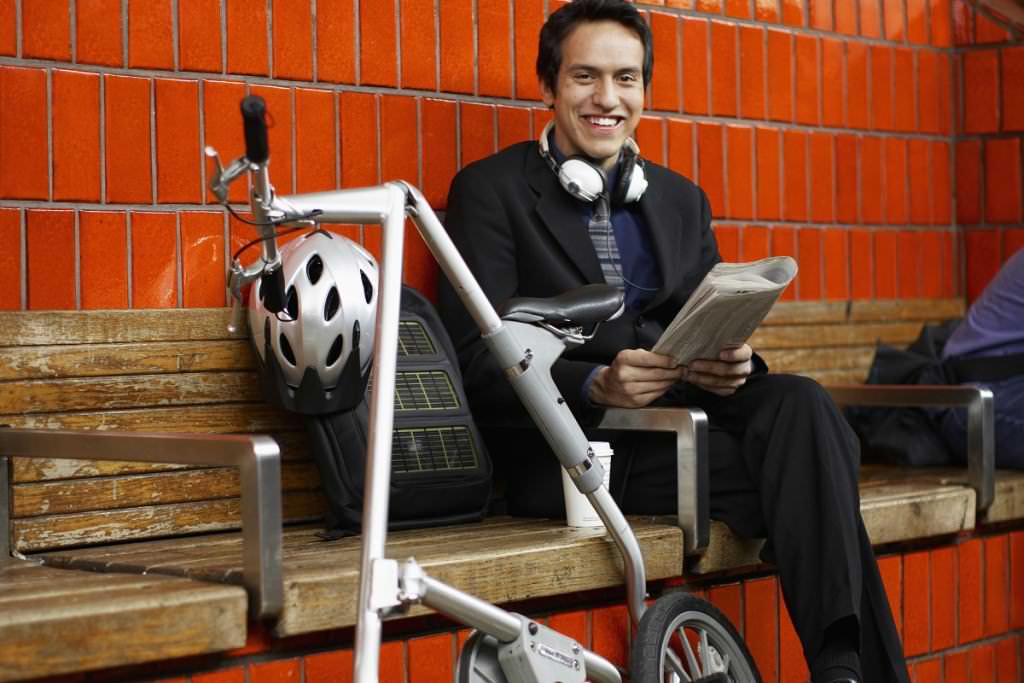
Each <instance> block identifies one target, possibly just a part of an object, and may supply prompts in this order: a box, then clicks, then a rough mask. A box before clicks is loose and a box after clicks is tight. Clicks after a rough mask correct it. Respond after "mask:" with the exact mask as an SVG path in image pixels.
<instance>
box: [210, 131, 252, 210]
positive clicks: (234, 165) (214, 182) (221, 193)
mask: <svg viewBox="0 0 1024 683" xmlns="http://www.w3.org/2000/svg"><path fill="white" fill-rule="evenodd" d="M203 153H204V154H205V155H206V158H208V159H212V160H213V163H214V165H215V166H216V168H215V170H214V172H213V173H212V174H211V178H210V183H209V185H210V192H212V193H213V194H214V196H215V197H217V201H218V202H220V203H221V204H227V203H228V187H229V186H230V185H231V183H233V182H234V181H235V179H236V178H238V176H240V175H242V174H243V173H245V172H246V171H247V170H249V160H248V159H246V158H245V157H244V156H241V157H238V158H237V159H235V160H234V161H232V162H231V165H230V166H228V167H227V169H225V168H224V165H223V164H222V163H221V161H220V154H218V153H217V150H216V149H214V148H213V147H211V146H209V145H207V146H206V148H205V149H204V150H203Z"/></svg>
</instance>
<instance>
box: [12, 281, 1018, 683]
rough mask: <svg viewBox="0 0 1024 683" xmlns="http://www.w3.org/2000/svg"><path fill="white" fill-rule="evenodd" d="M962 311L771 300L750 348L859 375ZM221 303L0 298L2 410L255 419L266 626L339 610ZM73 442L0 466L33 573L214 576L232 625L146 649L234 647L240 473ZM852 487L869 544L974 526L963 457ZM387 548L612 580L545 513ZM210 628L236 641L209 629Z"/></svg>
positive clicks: (327, 617) (750, 553)
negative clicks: (271, 554)
mask: <svg viewBox="0 0 1024 683" xmlns="http://www.w3.org/2000/svg"><path fill="white" fill-rule="evenodd" d="M960 312H962V305H961V304H960V303H959V302H948V301H947V302H934V301H929V302H899V303H895V304H879V303H873V304H854V305H853V306H852V307H850V306H847V305H846V304H784V305H780V306H779V307H777V309H776V311H775V312H774V313H773V315H772V316H771V318H770V319H769V322H768V324H767V325H766V326H765V327H764V328H763V329H762V330H761V331H759V332H758V336H757V338H755V340H754V345H755V348H758V349H759V350H760V351H762V352H763V353H764V355H765V357H766V359H767V360H768V362H769V364H770V365H771V366H772V368H773V369H774V370H776V371H790V372H803V373H805V374H810V375H811V376H814V377H816V378H818V379H820V380H822V381H823V382H825V383H836V382H843V383H845V382H851V381H860V380H862V379H863V377H864V374H865V373H866V367H867V365H868V363H869V362H870V358H871V354H872V351H873V346H874V343H875V341H876V340H877V339H881V340H883V341H887V342H889V343H894V344H903V343H907V342H909V341H911V340H912V339H913V338H915V337H916V335H917V333H918V330H919V328H920V325H921V324H922V321H923V320H926V319H938V318H942V317H947V316H948V315H955V314H959V313H960ZM227 318H228V313H227V311H225V310H222V309H208V310H196V309H193V310H162V311H108V312H101V311H87V312H49V313H36V312H16V313H0V382H2V383H3V385H4V391H3V392H0V424H9V425H11V426H12V427H15V428H29V429H89V430H98V431H101V432H116V433H135V432H172V433H183V432H184V433H192V432H198V433H202V434H251V433H254V432H255V433H264V434H270V435H271V436H272V437H273V438H274V439H275V441H276V442H277V443H278V444H279V445H280V448H281V455H282V461H281V501H282V510H283V519H284V521H285V523H286V527H285V531H284V539H283V543H282V558H283V561H282V565H281V566H282V572H281V582H282V595H283V600H282V608H281V611H280V613H279V614H277V616H276V618H275V619H274V620H273V621H272V623H271V628H272V630H273V633H275V634H276V635H278V636H286V635H294V634H299V633H306V632H310V631H316V630H322V629H328V628H336V627H341V626H347V625H351V624H352V623H353V621H354V607H355V606H354V601H353V600H352V599H351V597H350V596H352V595H353V594H354V593H355V589H354V586H355V585H356V571H357V558H358V539H344V540H342V541H339V542H334V543H324V542H321V541H320V540H319V539H318V538H316V536H315V535H314V532H315V531H316V530H317V529H318V528H319V526H318V524H317V523H316V521H317V520H318V519H319V517H320V516H321V514H322V511H323V501H322V499H321V496H320V493H319V491H318V486H319V481H318V476H317V472H316V468H315V467H314V466H313V465H312V463H311V462H310V461H309V459H308V457H307V455H306V445H305V437H304V435H303V433H302V432H301V431H300V429H301V428H300V423H299V422H298V421H297V420H296V419H294V418H293V417H292V416H290V415H287V414H285V413H282V412H280V411H277V410H275V409H273V408H271V407H270V406H268V405H267V404H266V403H264V402H263V401H262V400H261V397H260V391H259V388H258V383H257V378H256V374H255V372H254V356H253V354H252V352H251V350H250V348H249V345H248V343H247V341H246V340H244V339H242V338H240V337H238V336H235V335H230V334H228V333H227ZM0 455H2V454H0ZM74 455H75V453H74V449H73V448H72V449H71V451H69V452H65V453H54V456H55V457H53V458H42V459H40V458H33V459H21V458H13V459H12V461H11V464H10V482H9V486H8V485H7V484H4V482H3V481H2V480H0V490H6V489H8V488H9V489H10V500H11V518H10V520H9V526H10V536H9V538H10V546H11V550H12V551H13V552H16V553H19V554H24V555H26V556H28V557H30V558H31V559H32V560H36V561H38V560H41V561H42V562H44V563H45V565H47V566H46V567H44V568H43V569H45V570H46V571H52V572H63V574H62V576H66V577H68V578H67V580H66V582H65V581H62V582H61V583H62V584H64V583H66V585H67V586H68V590H69V594H71V593H73V590H72V589H71V586H73V585H75V583H76V577H77V578H81V579H82V580H83V581H85V580H86V579H88V580H97V579H95V577H94V576H93V573H95V572H105V573H106V574H104V575H105V576H106V578H107V580H110V581H113V582H115V583H116V582H118V581H121V582H125V584H124V586H125V587H126V588H127V587H128V586H130V585H135V584H133V583H132V582H136V581H137V580H138V575H139V574H141V573H142V572H146V574H147V578H151V579H153V580H167V581H179V582H181V581H187V582H190V585H194V586H203V587H207V586H208V585H209V584H222V585H223V584H226V588H224V587H218V586H216V585H214V586H213V588H215V589H216V590H218V591H221V590H225V589H229V590H232V591H234V593H233V595H235V599H236V600H237V599H240V600H241V602H239V603H238V604H240V605H241V607H238V606H236V607H235V611H232V612H230V614H231V615H233V616H230V617H224V618H230V619H232V620H233V622H232V623H233V625H234V626H233V629H227V630H224V629H225V628H226V627H225V626H224V624H222V623H216V624H215V623H214V622H213V621H212V620H209V619H203V618H199V617H198V616H197V615H196V614H194V613H190V612H188V611H186V608H185V607H184V606H181V605H177V606H170V605H169V606H168V607H167V609H165V610H164V611H163V612H162V613H161V614H162V618H163V619H165V620H166V621H167V622H168V624H171V623H172V622H175V621H178V622H181V623H194V624H196V626H195V628H197V629H199V631H202V632H204V633H201V634H200V635H202V636H203V637H202V638H196V639H195V641H196V642H193V643H192V644H191V645H189V646H188V647H179V646H177V645H176V646H175V647H177V649H174V650H171V649H162V648H161V647H160V646H159V644H158V643H157V642H154V643H151V644H150V648H149V653H148V655H149V656H150V658H151V659H163V658H167V657H170V656H182V655H183V654H187V653H188V652H186V650H189V648H191V650H190V651H191V653H193V654H198V653H200V652H207V651H210V650H211V649H217V648H222V649H223V648H229V647H234V646H235V645H237V641H238V637H237V634H239V633H241V634H242V637H243V638H244V634H245V629H246V617H245V610H244V591H243V590H242V588H241V587H240V586H242V585H244V583H245V573H246V563H245V549H244V545H245V544H244V543H243V539H242V536H241V535H240V534H239V533H238V531H237V529H238V528H239V526H240V521H241V501H240V498H239V493H240V483H239V478H238V473H237V470H236V469H234V468H225V467H209V466H203V467H199V466H196V465H187V464H184V465H178V464H167V463H155V462H131V461H129V462H112V461H105V460H104V461H99V460H83V459H66V458H67V456H74ZM56 456H63V457H56ZM0 469H2V468H0ZM862 500H863V511H864V515H865V518H866V520H867V522H868V528H869V533H871V536H872V539H873V540H874V541H875V542H876V543H884V542H891V541H897V540H905V539H906V538H911V537H923V536H929V535H944V534H949V533H955V532H957V531H960V530H964V529H970V528H972V527H973V526H974V525H975V523H976V521H977V518H976V515H975V508H976V500H977V499H976V497H975V495H974V490H973V489H972V488H971V487H970V486H968V485H967V484H966V475H965V473H964V471H962V470H959V469H952V470H949V471H944V472H939V471H922V470H913V471H905V470H903V471H898V470H897V469H895V468H892V467H881V468H877V469H871V468H868V469H865V476H864V478H863V481H862ZM1022 511H1024V481H1022V480H1021V478H1019V477H1017V478H1015V477H1014V476H1012V475H1011V476H1006V475H1003V474H1002V473H1000V476H999V478H998V481H997V499H996V503H995V504H993V505H992V507H991V508H990V509H989V510H988V512H987V513H986V514H987V515H988V517H987V519H989V520H993V521H994V520H995V519H997V518H998V519H1014V518H1020V517H1022V516H1024V512H1022ZM632 522H633V524H634V527H635V529H636V532H637V536H638V538H639V541H640V545H641V549H642V551H643V553H644V557H645V562H646V566H647V571H648V576H649V578H651V579H660V578H667V577H677V576H679V575H681V574H682V572H683V555H684V550H683V549H684V539H683V534H682V533H681V532H680V530H679V528H678V527H676V526H675V525H674V524H672V523H671V522H672V520H667V519H665V518H661V519H634V520H632ZM183 535H189V539H188V540H187V542H183V541H182V540H180V538H179V537H181V536H183ZM496 539H500V542H496ZM388 554H389V556H391V557H396V558H401V557H404V556H408V555H415V556H416V557H417V559H418V560H419V561H420V562H422V563H423V564H424V566H425V567H426V568H427V569H428V570H429V571H430V572H431V573H432V574H435V575H436V576H437V577H438V578H440V579H442V580H446V581H450V582H452V583H454V584H455V585H458V586H459V587H460V588H463V589H465V590H468V591H470V592H473V593H476V594H477V595H479V596H480V597H482V598H484V599H487V600H490V601H493V602H497V603H504V602H513V601H521V600H525V599H530V598H537V597H544V596H552V595H558V594H565V593H571V592H575V591H582V590H589V589H595V588H604V587H609V586H617V585H621V576H620V572H619V569H618V558H617V554H616V552H615V550H614V548H612V547H611V546H610V544H609V543H608V542H607V541H606V540H605V539H604V538H603V535H602V534H601V533H600V532H593V531H576V530H571V529H567V528H566V527H565V525H564V523H562V522H560V521H542V520H513V519H509V518H499V519H491V520H487V521H486V522H484V523H483V524H479V525H467V526H464V527H451V528H445V529H427V530H418V531H409V532H402V533H396V534H393V535H391V537H390V545H389V549H388ZM695 561H696V565H695V566H694V569H695V570H697V571H705V572H706V571H719V570H722V569H726V568H730V567H737V566H742V565H746V564H750V563H751V562H756V542H753V543H751V542H741V541H739V540H737V539H734V538H731V534H730V533H729V532H728V529H726V528H725V527H723V526H722V525H715V526H714V527H713V533H712V535H711V545H710V547H709V548H708V550H707V552H705V553H703V555H701V556H699V558H697V559H696V560H695ZM19 571H27V570H23V569H19ZM5 577H6V574H4V575H0V589H6V588H7V586H8V585H13V584H8V583H7V582H6V579H5ZM164 577H174V578H164ZM54 585H55V586H56V585H57V584H56V583H55V584H54ZM168 585H170V584H168ZM183 585H184V584H183ZM195 594H196V596H199V597H196V599H195V601H193V602H192V603H190V606H191V607H190V608H193V607H194V608H195V609H200V607H196V605H197V602H196V601H198V603H202V602H203V600H204V599H206V598H204V597H202V596H203V595H204V593H203V592H202V591H196V592H195ZM251 595H252V594H251V591H250V599H251ZM207 597H208V599H209V604H208V606H209V605H213V604H215V603H216V602H217V601H219V600H224V599H225V596H224V595H223V594H221V593H216V594H215V593H210V594H209V595H208V596H207ZM20 605H21V606H22V607H23V608H24V609H19V610H13V611H8V612H7V614H14V615H20V616H16V618H15V619H14V622H17V623H14V622H10V621H4V620H2V619H0V642H7V641H9V642H11V643H21V645H15V647H30V646H31V642H32V641H33V639H39V638H40V637H42V636H41V635H40V634H41V633H42V632H41V631H36V630H34V629H33V628H31V627H30V626H26V624H31V623H32V622H31V612H32V610H31V608H30V607H29V603H28V602H22V603H20ZM19 619H20V621H18V620H19ZM55 619H57V620H58V621H59V618H58V617H55ZM68 619H71V617H70V616H68ZM69 623H70V622H69ZM69 628H71V627H69ZM214 630H216V631H224V632H225V633H234V634H235V636H236V637H234V639H228V638H225V639H222V640H217V639H215V638H213V637H212V636H213V635H214V634H213V633H212V631H214ZM56 632H58V633H59V631H56ZM159 632H160V631H159V629H156V630H154V633H157V634H158V633H159ZM46 637H47V638H48V637H49V636H46ZM169 638H170V641H169V642H177V641H174V639H173V638H172V637H169ZM203 638H205V640H204V639H203ZM19 639H20V640H19ZM228 640H230V642H228ZM199 641H202V642H199ZM169 647H170V646H169ZM171 651H173V652H174V653H175V654H168V652H171ZM113 656H114V660H113V661H111V660H104V661H102V662H92V661H91V660H88V659H82V660H81V661H82V662H83V666H82V667H80V668H91V667H94V666H95V667H99V666H112V665H116V664H119V663H122V664H124V663H131V662H135V661H139V660H137V659H132V658H131V656H130V653H127V652H125V653H124V654H123V657H122V659H121V660H120V661H118V660H116V657H117V656H120V653H118V652H116V651H115V653H114V655H113ZM135 656H139V655H138V654H136V655H135ZM66 670H68V669H67V668H61V665H60V664H59V663H54V665H53V668H52V669H51V670H46V671H36V672H34V673H32V675H43V674H45V673H57V672H59V671H66ZM20 677H21V678H23V677H24V676H20Z"/></svg>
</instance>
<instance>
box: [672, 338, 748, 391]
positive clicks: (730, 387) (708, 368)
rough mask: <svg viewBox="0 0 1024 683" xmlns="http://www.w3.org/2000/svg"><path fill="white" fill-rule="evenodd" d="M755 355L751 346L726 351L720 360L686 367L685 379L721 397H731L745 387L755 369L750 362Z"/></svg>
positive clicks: (701, 362)
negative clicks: (744, 384)
mask: <svg viewBox="0 0 1024 683" xmlns="http://www.w3.org/2000/svg"><path fill="white" fill-rule="evenodd" d="M753 355H754V352H753V350H752V349H751V348H750V345H749V344H744V345H743V346H739V347H737V348H735V349H725V350H724V351H722V352H721V353H719V354H718V360H710V359H705V360H694V361H690V364H689V365H688V366H687V367H686V371H685V373H684V375H683V379H684V380H686V381H687V382H689V383H690V384H693V385H695V386H698V387H700V388H701V389H703V390H705V391H710V392H711V393H713V394H718V395H719V396H731V395H732V394H734V393H735V392H736V390H737V389H739V388H740V387H741V386H743V383H744V382H746V381H747V377H749V376H750V373H751V372H752V371H753V369H754V365H753V363H752V362H751V361H750V359H751V357H752V356H753Z"/></svg>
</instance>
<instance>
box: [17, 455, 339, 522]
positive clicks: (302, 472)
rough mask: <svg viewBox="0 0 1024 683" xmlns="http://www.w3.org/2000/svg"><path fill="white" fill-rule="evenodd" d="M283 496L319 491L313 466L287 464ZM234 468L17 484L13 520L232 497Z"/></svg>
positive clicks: (237, 490) (234, 492) (237, 489)
mask: <svg viewBox="0 0 1024 683" xmlns="http://www.w3.org/2000/svg"><path fill="white" fill-rule="evenodd" d="M281 487H282V489H283V490H284V491H318V490H319V487H320V476H319V474H318V472H317V469H316V466H315V465H314V464H313V463H312V462H289V463H285V464H284V465H283V466H282V468H281ZM239 493H240V484H239V475H238V469H237V468H234V467H217V468H191V469H187V470H183V471H181V470H179V471H176V472H167V473H156V474H154V473H147V474H139V475H129V476H118V477H104V478H97V479H77V480H65V481H57V482H45V483H33V484H15V485H14V487H13V496H12V498H13V507H12V511H11V516H12V518H14V519H18V518H24V517H35V516H39V515H56V514H65V513H72V512H87V511H94V510H111V509H117V508H130V507H138V506H142V505H160V504H165V503H183V502H186V501H196V500H211V499H215V498H236V497H238V495H239Z"/></svg>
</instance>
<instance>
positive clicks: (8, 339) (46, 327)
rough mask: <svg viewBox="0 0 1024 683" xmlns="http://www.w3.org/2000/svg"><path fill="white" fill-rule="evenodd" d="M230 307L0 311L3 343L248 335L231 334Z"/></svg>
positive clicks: (215, 337)
mask: <svg viewBox="0 0 1024 683" xmlns="http://www.w3.org/2000/svg"><path fill="white" fill-rule="evenodd" d="M230 318H231V311H230V309H228V308H162V309H159V310H111V311H0V347H2V346H46V345H53V344H106V343H116V342H144V341H192V340H211V339H245V338H246V334H245V333H244V332H238V333H235V334H231V333H229V332H228V322H229V320H230Z"/></svg>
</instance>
